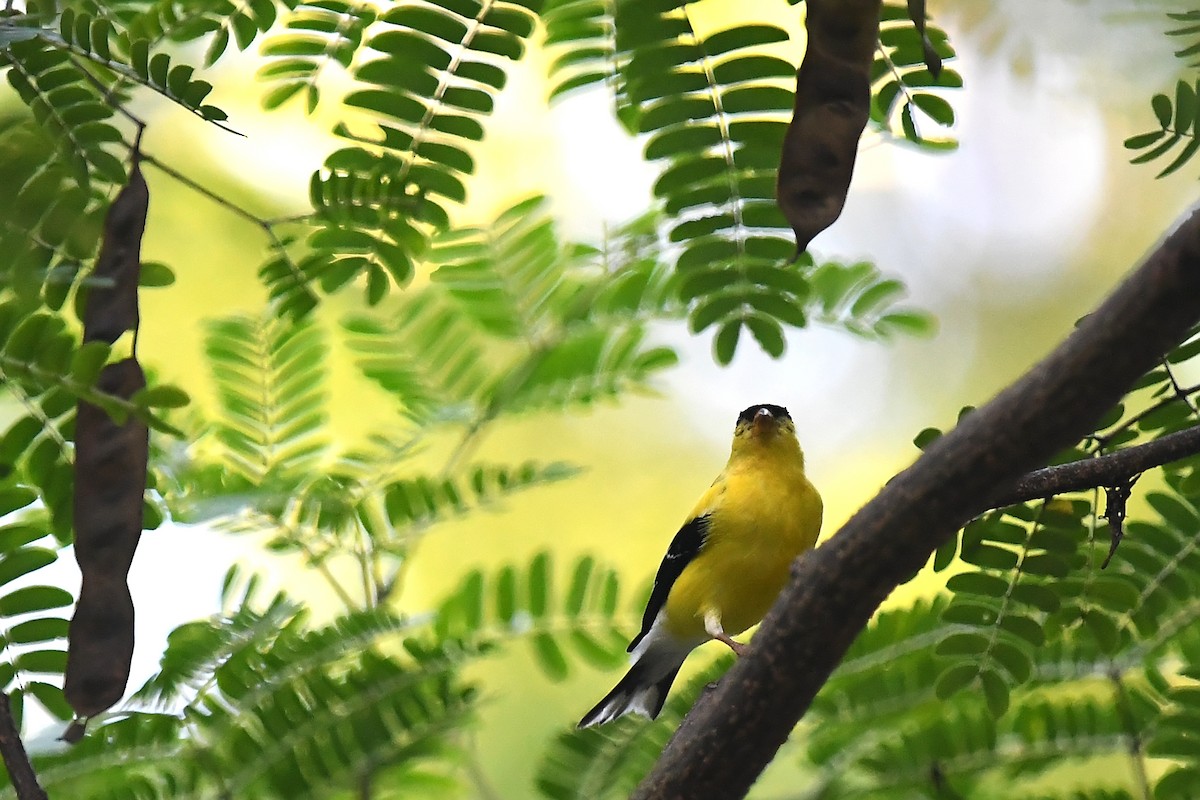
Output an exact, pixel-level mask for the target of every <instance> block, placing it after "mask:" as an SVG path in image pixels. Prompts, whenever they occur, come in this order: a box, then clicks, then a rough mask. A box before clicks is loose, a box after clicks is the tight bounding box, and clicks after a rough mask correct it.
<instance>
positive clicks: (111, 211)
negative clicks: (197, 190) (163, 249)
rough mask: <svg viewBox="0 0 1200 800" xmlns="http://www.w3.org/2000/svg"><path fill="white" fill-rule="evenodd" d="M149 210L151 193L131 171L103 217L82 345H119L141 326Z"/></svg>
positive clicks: (136, 172)
mask: <svg viewBox="0 0 1200 800" xmlns="http://www.w3.org/2000/svg"><path fill="white" fill-rule="evenodd" d="M149 207H150V189H149V187H148V186H146V180H145V178H143V177H142V171H141V170H140V169H139V168H138V163H137V158H136V157H135V158H134V161H133V167H132V168H131V169H130V170H129V182H128V183H127V184H125V186H124V188H122V189H121V191H120V192H118V193H117V196H116V198H114V199H113V202H112V205H110V206H109V207H108V214H107V215H106V216H105V217H104V238H103V239H102V240H101V243H100V255H99V256H98V257H97V259H96V267H95V269H94V270H92V278H94V279H96V280H95V281H94V282H93V284H92V285H91V286H89V287H88V289H87V298H86V300H85V304H84V312H83V340H84V341H85V342H91V341H96V340H100V341H105V342H108V343H109V344H112V343H113V342H115V341H116V340H117V339H118V338H119V337H120V336H121V334H122V333H124V332H125V331H131V330H134V329H136V328H137V325H138V296H137V291H138V273H139V272H140V271H141V248H142V233H143V232H144V231H145V229H146V213H147V211H148V210H149Z"/></svg>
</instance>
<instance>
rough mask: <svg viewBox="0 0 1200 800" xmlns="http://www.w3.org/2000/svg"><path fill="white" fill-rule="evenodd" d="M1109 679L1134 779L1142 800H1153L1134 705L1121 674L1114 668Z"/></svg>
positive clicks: (1109, 674)
mask: <svg viewBox="0 0 1200 800" xmlns="http://www.w3.org/2000/svg"><path fill="white" fill-rule="evenodd" d="M1108 678H1109V680H1110V681H1112V684H1113V693H1114V696H1115V700H1116V704H1117V713H1118V714H1120V716H1121V724H1122V726H1124V728H1125V735H1126V746H1127V749H1128V751H1129V761H1130V765H1131V766H1132V767H1133V779H1134V782H1135V783H1136V784H1137V789H1138V795H1139V797H1141V800H1151V797H1152V795H1151V792H1150V779H1149V777H1148V776H1147V775H1146V758H1145V753H1144V752H1143V750H1142V736H1141V732H1140V731H1139V730H1138V725H1137V718H1136V716H1135V715H1134V712H1133V704H1132V703H1131V702H1130V700H1129V693H1128V692H1127V691H1126V689H1125V683H1124V681H1123V680H1122V679H1121V673H1120V672H1118V671H1117V670H1116V668H1113V669H1112V670H1110V671H1109V673H1108Z"/></svg>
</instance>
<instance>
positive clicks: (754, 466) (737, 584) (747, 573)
mask: <svg viewBox="0 0 1200 800" xmlns="http://www.w3.org/2000/svg"><path fill="white" fill-rule="evenodd" d="M793 442H794V440H793ZM704 513H708V514H709V515H710V516H709V519H710V523H709V528H708V533H707V536H706V539H705V543H704V546H703V548H702V549H701V551H700V553H699V554H697V556H696V557H695V558H694V559H693V560H692V561H691V562H690V563H689V564H688V565H687V567H686V568H685V569H684V571H683V572H682V573H681V574H680V576H679V578H678V579H677V580H676V582H675V584H674V586H672V588H671V593H670V595H669V596H668V598H667V622H668V625H669V627H670V629H671V631H672V633H674V634H676V635H678V636H681V637H686V638H698V639H703V638H707V637H706V635H705V633H704V616H705V614H706V613H708V612H709V611H715V612H716V613H717V615H718V616H719V617H720V620H721V623H722V626H723V628H724V630H725V632H726V633H728V634H730V635H735V634H738V633H741V632H742V631H744V630H746V629H747V628H749V627H751V626H752V625H755V624H757V623H758V622H760V621H761V620H762V618H763V615H764V614H766V612H767V609H769V608H770V607H771V604H772V603H773V602H774V601H775V598H776V597H777V596H778V595H779V592H780V591H781V590H782V589H783V587H784V585H785V584H786V583H787V579H788V572H789V568H790V566H791V563H792V561H793V560H795V558H796V556H798V555H800V553H802V552H804V551H805V550H808V549H809V548H811V547H812V546H813V545H814V544H816V541H817V535H818V533H819V532H820V529H821V513H822V506H821V497H820V495H819V494H817V491H816V489H814V488H813V486H812V484H811V483H809V482H808V479H807V477H805V474H804V463H803V457H802V456H801V455H800V453H799V448H795V450H794V452H793V451H790V450H788V449H783V448H780V449H779V450H778V451H776V450H775V449H771V448H764V449H763V450H762V451H761V452H753V453H750V454H743V455H741V456H736V455H735V457H734V458H732V459H731V460H730V463H729V464H728V465H727V466H726V469H725V471H724V472H723V473H722V474H721V476H720V477H719V478H718V479H717V481H716V482H715V483H714V484H713V486H712V487H711V488H710V489H709V491H708V492H707V493H706V494H705V496H704V497H703V498H701V501H700V506H699V507H698V508H697V514H698V515H699V514H704Z"/></svg>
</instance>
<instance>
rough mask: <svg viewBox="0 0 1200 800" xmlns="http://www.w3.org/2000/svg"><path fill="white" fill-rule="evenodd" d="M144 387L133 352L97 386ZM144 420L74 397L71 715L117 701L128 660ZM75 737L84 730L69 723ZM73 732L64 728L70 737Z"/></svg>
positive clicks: (67, 687) (125, 391)
mask: <svg viewBox="0 0 1200 800" xmlns="http://www.w3.org/2000/svg"><path fill="white" fill-rule="evenodd" d="M145 385H146V378H145V375H143V374H142V368H141V366H139V365H138V362H137V361H136V360H134V359H132V358H128V359H125V360H124V361H120V362H118V363H116V364H109V365H108V366H107V367H105V368H104V370H103V371H102V372H101V373H100V378H99V380H98V381H97V383H96V386H97V388H98V389H100V390H101V391H103V392H106V393H108V394H112V395H116V396H118V397H124V398H130V397H132V396H133V395H134V394H136V393H137V392H138V391H140V390H141V389H142V388H143V387H145ZM149 436H150V433H149V429H148V428H147V427H146V423H144V422H142V421H141V420H139V419H137V418H135V417H130V418H128V419H126V420H125V422H124V423H122V424H120V425H118V424H117V423H116V422H114V421H113V419H112V418H111V417H110V416H109V415H108V414H107V413H106V412H105V411H104V410H103V409H101V408H98V407H96V406H94V405H92V404H90V403H80V404H79V409H78V411H77V413H76V418H75V559H76V561H78V562H79V569H80V571H81V572H82V573H83V586H82V587H81V588H80V591H79V601H78V602H77V603H76V605H75V615H74V616H73V617H72V618H71V625H70V628H69V630H68V634H67V638H68V643H67V669H66V675H65V683H64V686H63V691H64V693H65V694H66V697H67V701H68V702H69V703H70V704H71V708H73V709H75V713H76V714H78V715H79V716H81V717H84V718H86V717H90V716H93V715H95V714H98V713H99V712H101V711H103V710H105V709H106V708H109V707H110V706H111V705H113V703H116V702H117V701H118V700H120V699H121V695H122V694H124V692H125V685H126V683H127V682H128V681H129V665H130V661H131V659H132V658H133V600H132V599H131V598H130V595H129V587H128V585H127V584H126V576H127V575H128V573H129V566H130V564H131V563H132V562H133V555H134V552H135V551H136V549H137V545H138V541H139V539H140V538H141V535H142V509H143V505H142V498H143V494H144V492H145V488H146V467H147V461H148V451H149ZM72 730H73V731H74V732H75V737H76V738H78V736H81V735H82V733H83V731H82V728H80V727H78V726H72ZM70 734H71V731H68V737H64V738H69V735H70Z"/></svg>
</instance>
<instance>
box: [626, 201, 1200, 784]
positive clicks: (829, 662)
mask: <svg viewBox="0 0 1200 800" xmlns="http://www.w3.org/2000/svg"><path fill="white" fill-rule="evenodd" d="M1197 318H1200V212H1195V213H1193V214H1192V215H1191V216H1190V217H1188V218H1187V219H1186V220H1185V221H1184V222H1183V223H1182V224H1181V225H1180V226H1179V227H1178V228H1177V229H1176V230H1175V231H1174V232H1172V233H1171V234H1170V235H1169V236H1168V237H1167V238H1166V239H1165V240H1164V241H1163V242H1162V243H1161V244H1160V245H1159V246H1158V248H1157V249H1156V250H1154V251H1153V252H1152V253H1151V254H1150V255H1149V256H1148V257H1147V259H1146V261H1145V262H1144V264H1143V265H1142V266H1141V267H1140V268H1139V269H1138V270H1137V271H1136V272H1134V273H1133V275H1131V276H1130V277H1129V278H1127V279H1126V280H1125V282H1124V283H1122V284H1121V286H1120V287H1119V288H1118V289H1117V290H1116V291H1115V292H1114V293H1113V294H1112V295H1111V296H1110V297H1109V298H1108V299H1107V300H1106V301H1105V302H1104V303H1103V304H1102V305H1101V306H1100V307H1099V308H1098V309H1097V310H1096V311H1095V312H1094V313H1093V314H1091V315H1089V316H1088V317H1087V318H1086V319H1085V320H1083V322H1082V323H1080V325H1079V327H1078V328H1076V329H1075V330H1074V331H1073V332H1072V333H1071V335H1070V336H1069V337H1068V338H1067V339H1066V340H1065V341H1064V342H1063V343H1062V344H1061V345H1059V346H1058V347H1057V348H1056V349H1055V350H1054V351H1053V352H1052V353H1051V354H1050V355H1049V356H1048V357H1047V358H1045V359H1044V360H1043V361H1042V362H1041V363H1039V364H1037V365H1036V366H1034V367H1033V369H1031V370H1030V371H1029V372H1028V373H1026V374H1025V375H1024V376H1023V377H1022V378H1021V379H1020V380H1018V381H1017V382H1016V383H1014V384H1012V385H1011V386H1010V387H1009V388H1007V389H1006V390H1004V391H1003V392H1001V393H1000V394H999V395H998V396H996V397H995V398H994V399H993V400H992V401H990V402H989V403H987V404H986V405H985V406H983V407H981V408H979V409H978V410H976V411H975V412H974V413H972V414H969V415H967V416H966V417H965V418H964V419H963V420H962V422H961V424H960V425H959V426H958V427H957V428H955V429H954V430H953V431H951V432H949V433H947V434H946V435H945V436H942V437H941V438H940V439H938V440H937V441H936V442H934V443H933V444H932V445H931V446H930V448H929V449H928V450H927V451H926V452H925V453H924V454H922V455H921V457H920V458H919V459H918V460H917V462H916V463H915V464H913V465H912V466H911V467H909V468H908V469H906V470H904V471H903V472H901V473H900V474H899V475H897V476H896V477H895V478H894V479H893V480H892V481H891V482H890V483H888V484H887V486H885V487H884V488H883V490H882V491H881V492H880V493H879V494H878V495H877V496H876V497H875V499H873V500H872V501H871V502H870V503H868V504H867V505H866V506H864V507H863V508H862V509H861V510H860V511H859V512H858V513H857V514H855V515H854V517H853V518H851V519H850V521H849V522H847V523H846V524H845V525H844V526H843V527H842V529H841V530H840V531H838V533H837V534H836V535H835V536H834V537H833V538H832V539H831V540H829V541H828V542H826V543H825V544H824V545H822V546H820V547H818V548H817V549H815V550H813V551H811V552H809V553H807V554H806V555H805V556H803V557H801V558H800V559H799V560H798V561H797V563H796V564H795V565H794V566H793V570H792V580H791V582H790V583H789V585H788V586H787V588H786V589H784V591H783V593H782V595H781V596H780V598H779V600H778V601H777V602H776V603H775V605H774V607H773V608H772V609H771V611H770V612H769V613H768V614H767V618H766V620H764V622H763V624H762V627H761V628H760V629H759V631H758V633H757V635H756V636H755V637H754V640H753V642H752V643H751V645H750V648H749V651H748V653H747V654H746V656H745V657H743V658H741V659H739V660H738V662H737V663H736V664H735V665H734V666H733V668H732V669H731V670H730V671H729V672H728V673H727V674H726V676H725V678H724V679H723V680H722V681H721V682H720V684H719V685H718V687H717V689H716V690H715V691H713V692H712V693H710V694H708V695H707V696H705V697H703V698H701V700H700V701H698V702H697V704H696V706H695V707H694V708H693V709H692V711H691V713H690V714H688V716H687V717H686V718H685V719H684V721H683V723H682V724H681V725H680V727H679V730H678V731H676V733H675V736H674V737H673V738H672V740H671V741H670V742H669V743H668V744H667V747H666V749H665V750H664V751H663V754H662V756H661V757H660V759H659V761H658V763H657V764H656V765H655V767H654V769H653V771H652V772H651V773H650V775H649V776H647V778H646V779H645V780H644V781H643V782H642V784H641V785H640V786H639V787H638V789H637V791H636V792H635V793H634V795H633V797H634V798H638V799H639V800H647V799H648V798H681V799H682V798H694V797H705V798H712V799H713V800H720V799H721V798H736V797H743V796H744V795H745V793H746V792H747V791H748V790H749V788H750V786H751V784H752V783H753V782H754V781H755V779H757V777H758V775H759V773H760V772H762V770H763V768H764V767H765V766H766V765H767V764H768V763H769V762H770V760H771V759H772V758H773V757H774V754H775V752H776V751H777V750H778V749H779V746H780V745H781V744H783V742H784V741H785V740H786V739H787V737H788V735H789V734H790V733H791V731H792V728H794V727H795V725H796V722H797V721H798V720H799V719H800V717H801V716H802V715H803V714H804V712H805V711H806V710H807V709H808V707H809V704H810V703H811V702H812V699H813V697H814V696H815V695H816V693H817V691H818V690H819V689H820V688H821V686H822V685H823V684H824V683H825V680H826V679H827V678H828V677H829V674H830V673H831V672H832V671H833V669H834V667H835V666H837V663H838V661H840V660H841V658H842V656H843V655H844V654H845V652H846V649H847V648H848V647H849V646H850V644H851V642H852V641H853V640H854V638H855V636H857V635H858V632H859V631H860V630H861V629H862V628H863V626H865V625H866V623H867V621H868V620H869V619H870V618H871V615H872V614H873V613H874V612H875V610H876V608H877V607H878V606H879V603H880V602H881V601H882V600H883V599H884V598H885V597H887V595H888V594H889V593H890V592H891V591H892V590H893V589H894V588H895V587H896V586H898V585H899V584H900V583H902V582H903V581H905V580H907V579H908V578H909V577H910V576H911V575H912V574H913V573H915V572H916V571H917V570H918V569H920V567H921V566H922V565H923V564H924V563H925V562H926V561H927V560H928V558H929V555H930V553H932V552H933V550H934V549H935V548H936V547H938V546H939V545H941V544H942V543H943V542H945V541H947V540H948V539H949V538H950V537H951V536H952V535H953V534H954V532H955V531H956V530H958V529H959V528H960V527H961V526H962V525H964V524H965V523H966V522H967V521H968V520H970V519H971V518H972V517H975V516H976V515H978V514H979V513H981V512H983V511H985V510H987V509H989V508H994V507H996V506H997V505H998V504H999V503H1000V502H1002V501H1003V500H1005V499H1006V498H1011V497H1012V496H1013V495H1014V493H1015V491H1016V487H1017V482H1018V480H1019V479H1020V477H1021V476H1022V474H1023V473H1025V472H1027V471H1028V470H1030V469H1033V468H1034V467H1036V466H1037V465H1038V464H1043V463H1045V462H1046V460H1048V459H1049V458H1051V457H1052V456H1053V455H1054V453H1056V452H1058V451H1059V450H1060V449H1062V448H1063V447H1066V446H1067V445H1069V444H1071V443H1073V442H1076V441H1078V440H1079V439H1080V438H1081V437H1082V436H1084V435H1085V434H1086V433H1088V431H1089V430H1090V429H1091V428H1092V427H1093V426H1094V425H1095V423H1096V422H1097V421H1098V420H1099V419H1100V417H1101V415H1102V414H1103V413H1104V412H1105V411H1106V410H1108V409H1109V408H1110V407H1111V406H1112V405H1113V404H1114V403H1116V402H1117V401H1118V400H1119V399H1120V398H1121V397H1122V396H1123V395H1124V393H1125V392H1126V391H1127V390H1128V388H1129V387H1130V386H1131V385H1132V384H1133V382H1134V381H1135V380H1137V378H1138V377H1140V376H1141V375H1142V374H1144V373H1145V372H1146V371H1148V370H1149V369H1150V368H1152V367H1153V366H1154V364H1155V363H1157V361H1158V360H1159V359H1160V358H1161V357H1162V355H1163V354H1164V353H1166V352H1167V351H1168V350H1169V349H1170V348H1171V347H1173V346H1174V345H1176V344H1178V343H1179V341H1180V340H1182V339H1183V337H1184V336H1185V335H1186V334H1187V333H1188V331H1189V329H1190V327H1191V326H1192V324H1194V323H1195V321H1196V320H1197ZM1133 450H1135V448H1130V451H1133ZM1097 460H1098V459H1097Z"/></svg>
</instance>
